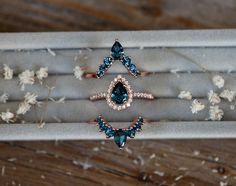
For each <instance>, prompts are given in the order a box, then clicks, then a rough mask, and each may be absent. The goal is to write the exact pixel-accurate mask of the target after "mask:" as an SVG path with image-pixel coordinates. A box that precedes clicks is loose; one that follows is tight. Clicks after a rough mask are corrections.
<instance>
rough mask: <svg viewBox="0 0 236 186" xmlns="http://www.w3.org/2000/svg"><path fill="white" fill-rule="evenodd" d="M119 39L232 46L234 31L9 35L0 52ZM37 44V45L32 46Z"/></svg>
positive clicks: (98, 43) (133, 43) (137, 42)
mask: <svg viewBox="0 0 236 186" xmlns="http://www.w3.org/2000/svg"><path fill="white" fill-rule="evenodd" d="M116 38H119V40H121V41H123V42H122V43H123V44H124V46H126V47H137V46H138V47H139V46H144V47H157V46H158V47H173V46H177V47H192V46H193V47H195V46H213V47H214V46H235V45H236V31H235V30H233V29H232V30H214V31H213V30H188V31H181V30H179V31H124V32H61V33H33V34H32V33H30V34H29V33H9V34H2V35H0V41H1V46H0V49H5V50H7V49H10V50H11V49H19V48H20V49H22V48H24V49H32V48H35V49H39V48H47V47H49V48H62V47H63V48H86V47H92V48H97V47H110V46H111V44H110V43H111V41H113V40H114V39H116ZM35 43H37V45H35Z"/></svg>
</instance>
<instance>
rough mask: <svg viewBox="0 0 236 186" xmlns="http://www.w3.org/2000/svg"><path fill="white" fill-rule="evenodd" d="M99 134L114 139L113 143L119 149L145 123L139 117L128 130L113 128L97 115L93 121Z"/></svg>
mask: <svg viewBox="0 0 236 186" xmlns="http://www.w3.org/2000/svg"><path fill="white" fill-rule="evenodd" d="M94 121H95V122H96V124H97V125H98V127H99V129H100V132H104V133H105V135H106V137H107V138H111V137H114V142H115V143H116V145H117V146H118V147H119V148H120V149H121V148H123V147H124V146H125V143H126V140H127V137H129V138H134V137H135V135H136V132H140V131H141V130H142V125H143V124H144V123H146V122H147V120H145V119H143V118H142V117H141V116H139V117H138V118H137V119H135V120H134V122H133V123H132V124H131V125H130V126H129V127H128V128H114V127H112V126H111V125H110V124H109V123H108V122H106V121H105V119H104V118H103V117H102V116H101V115H99V116H98V117H97V118H96V119H95V120H94Z"/></svg>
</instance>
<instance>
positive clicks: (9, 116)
mask: <svg viewBox="0 0 236 186" xmlns="http://www.w3.org/2000/svg"><path fill="white" fill-rule="evenodd" d="M0 116H1V119H2V120H3V121H5V122H7V123H9V122H13V121H14V116H15V115H14V114H13V113H12V112H10V111H9V110H7V111H6V112H2V113H1V114H0Z"/></svg>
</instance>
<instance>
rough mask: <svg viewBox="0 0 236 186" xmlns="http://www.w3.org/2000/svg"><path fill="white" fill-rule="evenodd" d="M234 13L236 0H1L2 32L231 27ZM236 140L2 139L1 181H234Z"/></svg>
mask: <svg viewBox="0 0 236 186" xmlns="http://www.w3.org/2000/svg"><path fill="white" fill-rule="evenodd" d="M235 17H236V1H235V0H228V1H221V0H212V1H208V0H198V1H194V0H178V1H171V0H165V1H164V0H140V1H138V0H130V1H126V0H110V1H105V0H99V1H98V0H97V1H95V0H84V1H79V0H12V1H11V0H0V25H1V26H0V32H25V31H26V32H31V31H81V30H83V31H91V30H152V29H198V28H234V27H236V18H235ZM235 142H236V141H235V140H219V139H215V140H203V139H202V140H155V141H129V142H128V144H127V147H126V148H125V149H124V150H118V149H117V148H116V146H115V145H114V144H113V142H112V141H63V142H61V141H57V142H2V143H0V185H1V186H3V185H16V186H36V185H37V186H38V185H40V186H46V185H47V186H49V185H50V186H51V185H53V186H73V185H79V186H98V185H104V186H105V185H107V186H131V185H135V186H136V185H147V186H154V185H155V186H159V185H160V186H164V185H166V186H169V185H170V186H175V185H176V186H185V185H186V186H215V185H220V186H229V185H230V186H231V185H236V157H235V153H236V148H235V144H234V143H235Z"/></svg>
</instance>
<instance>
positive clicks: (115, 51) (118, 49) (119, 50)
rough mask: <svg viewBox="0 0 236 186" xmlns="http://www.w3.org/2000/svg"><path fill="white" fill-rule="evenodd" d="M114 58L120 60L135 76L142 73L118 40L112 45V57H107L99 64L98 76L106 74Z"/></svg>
mask: <svg viewBox="0 0 236 186" xmlns="http://www.w3.org/2000/svg"><path fill="white" fill-rule="evenodd" d="M114 60H119V61H120V62H121V63H122V64H123V65H124V66H125V67H126V68H127V69H128V71H129V72H130V73H131V74H132V75H133V76H135V77H137V76H138V75H140V71H139V70H138V69H137V67H136V65H135V64H133V63H132V61H131V58H130V57H128V56H126V55H125V53H124V49H123V47H122V45H121V44H120V43H119V42H118V41H115V43H114V44H113V46H112V47H111V57H105V58H104V60H103V64H101V65H100V66H99V69H98V71H97V77H98V78H101V77H102V76H104V74H105V72H106V71H107V70H108V68H110V66H111V65H112V61H114Z"/></svg>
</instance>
